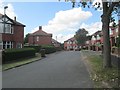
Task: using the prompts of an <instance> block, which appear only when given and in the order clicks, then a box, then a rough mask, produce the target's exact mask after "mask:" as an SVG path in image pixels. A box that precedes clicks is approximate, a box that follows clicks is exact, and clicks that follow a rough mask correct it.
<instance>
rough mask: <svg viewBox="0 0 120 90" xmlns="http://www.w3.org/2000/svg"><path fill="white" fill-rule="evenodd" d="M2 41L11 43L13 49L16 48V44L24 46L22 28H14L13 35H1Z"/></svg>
mask: <svg viewBox="0 0 120 90" xmlns="http://www.w3.org/2000/svg"><path fill="white" fill-rule="evenodd" d="M2 41H12V42H13V48H17V44H21V46H23V44H24V27H23V26H14V33H13V34H7V33H3V34H2Z"/></svg>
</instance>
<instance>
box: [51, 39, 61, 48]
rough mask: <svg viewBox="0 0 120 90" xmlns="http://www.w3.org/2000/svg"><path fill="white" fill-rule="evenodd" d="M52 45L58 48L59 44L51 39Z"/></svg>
mask: <svg viewBox="0 0 120 90" xmlns="http://www.w3.org/2000/svg"><path fill="white" fill-rule="evenodd" d="M52 45H53V46H54V47H60V43H59V42H58V41H57V40H55V39H52Z"/></svg>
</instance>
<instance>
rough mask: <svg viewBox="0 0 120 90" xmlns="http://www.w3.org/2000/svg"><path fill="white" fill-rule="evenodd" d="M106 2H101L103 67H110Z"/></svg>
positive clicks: (108, 17) (108, 21) (108, 20)
mask: <svg viewBox="0 0 120 90" xmlns="http://www.w3.org/2000/svg"><path fill="white" fill-rule="evenodd" d="M106 12H107V2H103V16H102V23H103V25H102V31H103V50H104V52H103V67H104V68H110V67H111V66H112V65H111V45H110V35H109V23H110V16H108V15H107V13H106Z"/></svg>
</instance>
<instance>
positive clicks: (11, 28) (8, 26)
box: [3, 24, 14, 34]
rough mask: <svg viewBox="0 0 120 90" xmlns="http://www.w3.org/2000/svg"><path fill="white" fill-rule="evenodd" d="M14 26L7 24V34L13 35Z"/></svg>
mask: <svg viewBox="0 0 120 90" xmlns="http://www.w3.org/2000/svg"><path fill="white" fill-rule="evenodd" d="M3 30H4V26H3ZM13 30H14V28H13V26H12V25H11V24H5V33H9V34H13Z"/></svg>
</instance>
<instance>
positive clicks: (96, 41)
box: [86, 25, 119, 51]
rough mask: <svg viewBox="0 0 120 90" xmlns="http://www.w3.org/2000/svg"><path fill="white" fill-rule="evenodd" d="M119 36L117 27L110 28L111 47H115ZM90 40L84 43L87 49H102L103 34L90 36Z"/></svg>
mask: <svg viewBox="0 0 120 90" xmlns="http://www.w3.org/2000/svg"><path fill="white" fill-rule="evenodd" d="M118 34H119V25H117V26H116V27H112V26H110V43H111V47H112V46H116V43H117V38H118ZM91 37H92V38H91V39H90V40H87V41H86V46H87V47H88V49H91V48H92V50H96V51H99V50H101V49H102V46H103V32H102V31H97V32H95V33H94V34H92V35H91Z"/></svg>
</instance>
